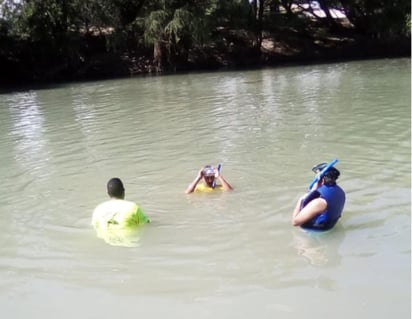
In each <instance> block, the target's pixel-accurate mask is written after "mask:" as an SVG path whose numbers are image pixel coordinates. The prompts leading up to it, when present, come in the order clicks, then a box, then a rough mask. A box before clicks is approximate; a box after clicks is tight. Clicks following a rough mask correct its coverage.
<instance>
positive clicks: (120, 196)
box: [92, 177, 150, 230]
mask: <svg viewBox="0 0 412 319" xmlns="http://www.w3.org/2000/svg"><path fill="white" fill-rule="evenodd" d="M107 194H108V195H109V197H110V200H108V201H105V202H103V203H101V204H99V205H98V206H97V207H96V208H95V209H94V211H93V216H92V225H93V227H94V228H95V229H96V230H98V229H99V230H116V229H126V228H130V227H134V226H137V225H142V224H146V223H149V222H150V220H149V219H148V218H147V217H146V215H145V214H144V213H143V211H142V210H141V208H140V207H139V206H138V205H137V204H136V203H134V202H131V201H128V200H125V199H124V197H125V189H124V186H123V182H122V181H121V180H120V179H119V178H117V177H114V178H111V179H110V180H109V181H108V182H107Z"/></svg>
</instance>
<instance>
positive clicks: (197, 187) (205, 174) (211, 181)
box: [185, 165, 233, 194]
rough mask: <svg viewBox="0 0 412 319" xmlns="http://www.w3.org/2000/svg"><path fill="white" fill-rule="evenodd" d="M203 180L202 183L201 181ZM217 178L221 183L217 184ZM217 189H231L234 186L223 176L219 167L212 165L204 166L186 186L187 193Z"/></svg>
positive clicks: (207, 191)
mask: <svg viewBox="0 0 412 319" xmlns="http://www.w3.org/2000/svg"><path fill="white" fill-rule="evenodd" d="M201 180H202V183H199V182H200V181H201ZM216 180H218V181H219V183H220V184H219V185H217V184H216ZM215 190H224V191H231V190H233V188H232V186H231V185H230V184H229V183H228V182H227V181H226V180H225V178H224V177H223V176H222V174H221V172H220V169H219V168H218V167H212V166H211V165H206V166H203V167H202V168H201V169H200V170H199V172H198V173H197V176H196V178H195V179H194V180H193V182H192V183H191V184H190V185H189V186H188V187H187V188H186V191H185V193H186V194H190V193H193V192H203V193H209V192H213V191H215Z"/></svg>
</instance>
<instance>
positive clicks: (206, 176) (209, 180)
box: [202, 165, 215, 187]
mask: <svg viewBox="0 0 412 319" xmlns="http://www.w3.org/2000/svg"><path fill="white" fill-rule="evenodd" d="M202 176H203V181H204V182H205V184H206V185H207V186H209V187H212V186H213V182H214V180H215V170H214V169H213V167H212V166H210V165H206V166H205V167H204V168H203V171H202Z"/></svg>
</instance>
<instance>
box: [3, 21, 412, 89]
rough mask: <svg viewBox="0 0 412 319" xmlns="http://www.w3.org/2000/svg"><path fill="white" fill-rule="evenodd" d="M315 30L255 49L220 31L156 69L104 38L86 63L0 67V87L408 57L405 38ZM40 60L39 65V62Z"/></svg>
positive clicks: (139, 53)
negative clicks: (109, 48)
mask: <svg viewBox="0 0 412 319" xmlns="http://www.w3.org/2000/svg"><path fill="white" fill-rule="evenodd" d="M325 30H326V29H324V28H321V27H319V26H313V28H307V29H305V30H304V32H302V30H299V31H296V30H294V29H292V28H284V29H278V30H272V31H271V32H266V33H264V34H263V37H262V42H261V45H260V48H259V46H257V45H256V37H255V35H254V34H251V33H250V32H247V31H244V30H220V31H219V34H218V35H217V36H216V37H215V40H214V41H212V42H210V43H208V44H207V45H204V46H202V47H195V48H191V49H189V50H188V51H187V52H186V54H185V56H176V57H175V60H174V61H173V64H171V65H170V66H169V67H168V68H164V69H160V70H159V68H158V67H157V66H156V64H155V63H154V61H153V58H152V52H151V51H149V50H148V49H145V48H143V47H141V48H138V49H136V50H133V51H132V50H128V51H127V52H121V53H118V54H113V53H108V52H106V51H104V50H101V49H99V48H101V47H102V45H101V43H100V46H99V42H103V41H105V39H104V38H102V37H100V38H97V37H96V38H94V39H93V42H94V43H97V45H95V46H94V47H92V46H90V47H91V48H92V49H91V50H90V51H89V52H88V53H87V58H85V59H83V60H81V61H76V62H75V63H73V62H72V61H71V62H70V63H68V62H67V61H61V62H58V61H57V62H56V61H50V62H49V60H47V59H46V60H45V59H44V58H43V59H40V60H36V57H33V56H30V57H26V58H25V59H20V61H18V62H13V61H8V63H2V64H4V66H3V72H2V75H0V85H1V86H2V87H8V86H13V87H16V86H19V85H24V86H27V85H29V86H30V85H36V84H50V83H61V82H69V81H88V80H100V79H110V78H121V77H130V76H138V75H145V74H152V75H162V74H170V73H181V72H193V71H217V70H228V69H231V70H233V69H240V68H242V69H243V68H260V67H276V66H282V65H287V64H309V63H325V62H332V61H347V60H359V59H379V58H396V57H408V56H409V57H410V56H411V42H410V38H405V37H395V36H393V37H391V38H379V37H372V36H365V35H360V34H357V33H356V32H354V30H353V29H351V28H347V27H343V26H340V27H339V28H337V29H335V30H334V32H330V31H329V29H328V31H327V32H326V31H325ZM41 61H42V62H41Z"/></svg>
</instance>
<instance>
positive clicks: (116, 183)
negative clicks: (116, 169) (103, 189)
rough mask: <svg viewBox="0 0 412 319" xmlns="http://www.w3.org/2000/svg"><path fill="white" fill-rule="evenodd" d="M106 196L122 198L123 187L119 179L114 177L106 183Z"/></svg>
mask: <svg viewBox="0 0 412 319" xmlns="http://www.w3.org/2000/svg"><path fill="white" fill-rule="evenodd" d="M107 194H109V196H110V197H116V198H122V197H123V195H124V186H123V183H122V181H121V180H120V178H117V177H114V178H112V179H110V180H109V181H108V182H107Z"/></svg>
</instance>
